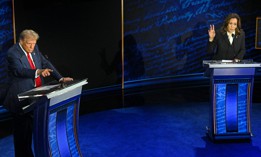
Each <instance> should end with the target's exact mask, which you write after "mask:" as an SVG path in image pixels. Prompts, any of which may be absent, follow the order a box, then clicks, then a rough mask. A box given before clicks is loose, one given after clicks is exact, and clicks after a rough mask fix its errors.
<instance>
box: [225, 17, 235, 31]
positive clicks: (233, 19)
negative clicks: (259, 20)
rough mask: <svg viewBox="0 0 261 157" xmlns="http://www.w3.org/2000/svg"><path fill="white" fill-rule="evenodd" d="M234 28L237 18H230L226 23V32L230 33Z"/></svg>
mask: <svg viewBox="0 0 261 157" xmlns="http://www.w3.org/2000/svg"><path fill="white" fill-rule="evenodd" d="M236 28H237V18H232V19H230V20H229V22H228V25H227V30H228V32H230V33H232V32H234V31H235V30H236Z"/></svg>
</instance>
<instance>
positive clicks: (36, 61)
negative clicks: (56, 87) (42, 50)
mask: <svg viewBox="0 0 261 157" xmlns="http://www.w3.org/2000/svg"><path fill="white" fill-rule="evenodd" d="M31 55H32V57H33V60H34V65H35V67H36V69H37V68H41V66H40V64H39V63H40V61H39V60H38V56H37V54H36V53H35V52H32V54H31Z"/></svg>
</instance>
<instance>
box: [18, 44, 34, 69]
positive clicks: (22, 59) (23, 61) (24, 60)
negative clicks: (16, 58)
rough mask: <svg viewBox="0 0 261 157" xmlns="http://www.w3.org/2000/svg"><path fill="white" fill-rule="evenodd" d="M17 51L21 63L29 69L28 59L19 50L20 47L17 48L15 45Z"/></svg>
mask: <svg viewBox="0 0 261 157" xmlns="http://www.w3.org/2000/svg"><path fill="white" fill-rule="evenodd" d="M17 50H18V53H19V55H20V60H21V63H22V64H23V65H24V67H25V68H31V67H30V64H29V62H28V59H27V57H26V55H25V53H24V51H23V50H22V49H21V47H20V46H19V44H17Z"/></svg>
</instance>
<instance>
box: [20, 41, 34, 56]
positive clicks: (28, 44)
mask: <svg viewBox="0 0 261 157" xmlns="http://www.w3.org/2000/svg"><path fill="white" fill-rule="evenodd" d="M20 44H21V46H22V47H23V49H24V50H25V51H26V52H27V53H32V52H33V51H34V47H35V45H36V39H28V38H27V39H23V40H21V41H20Z"/></svg>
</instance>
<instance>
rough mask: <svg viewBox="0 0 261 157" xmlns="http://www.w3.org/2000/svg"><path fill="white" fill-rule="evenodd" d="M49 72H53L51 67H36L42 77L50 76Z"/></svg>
mask: <svg viewBox="0 0 261 157" xmlns="http://www.w3.org/2000/svg"><path fill="white" fill-rule="evenodd" d="M51 72H53V70H52V69H38V70H37V74H38V75H42V76H43V77H47V76H50V75H51Z"/></svg>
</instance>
